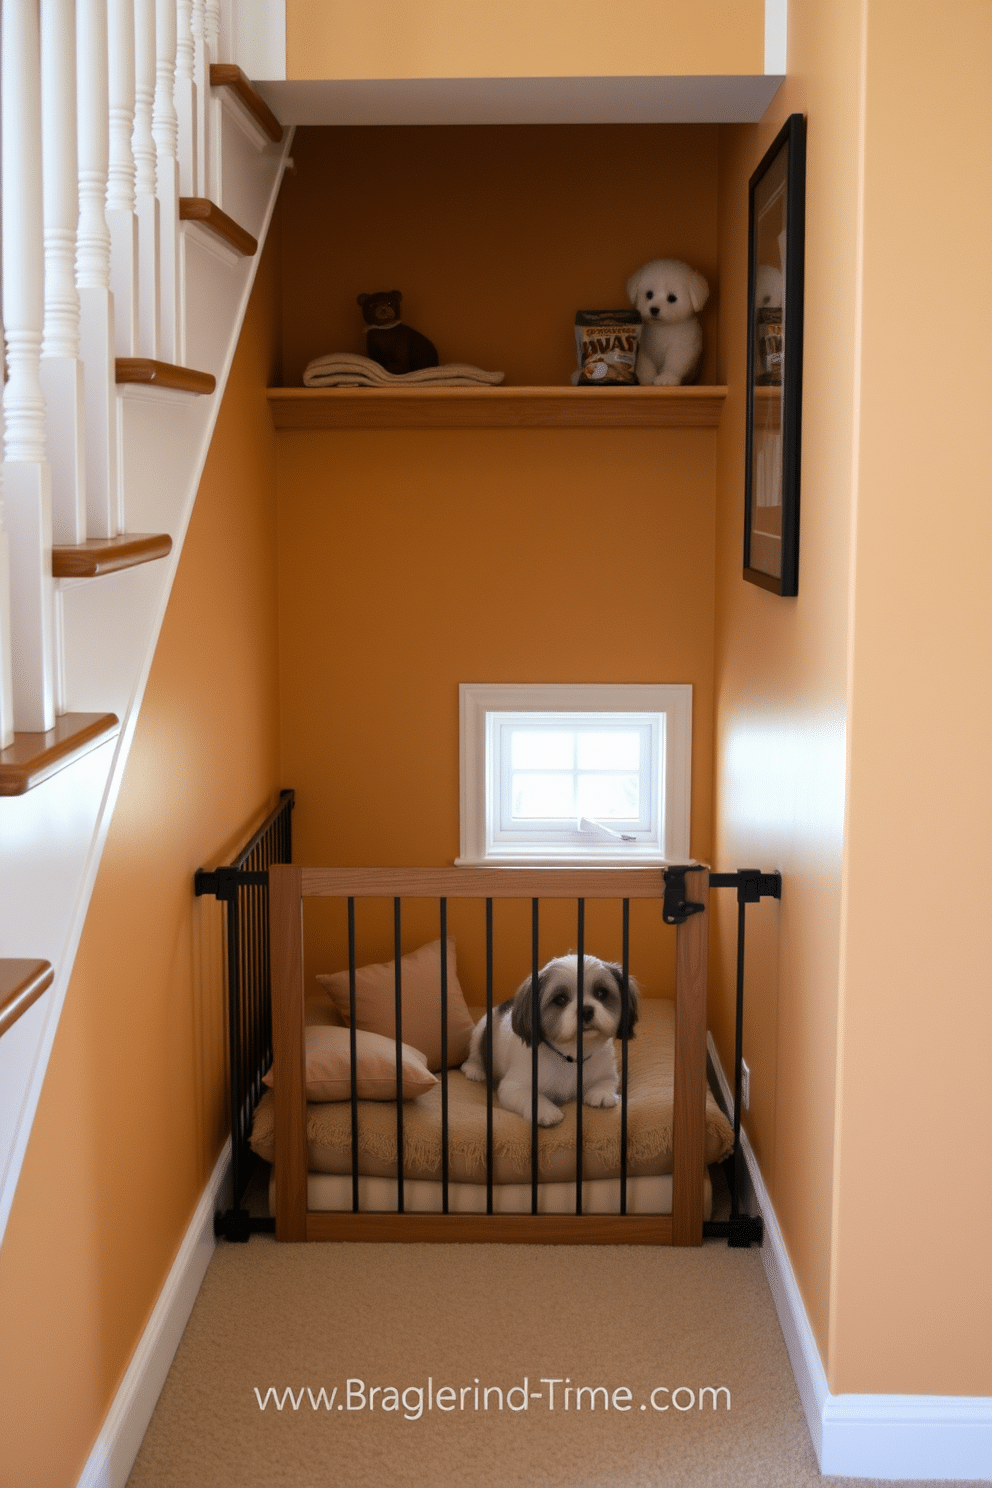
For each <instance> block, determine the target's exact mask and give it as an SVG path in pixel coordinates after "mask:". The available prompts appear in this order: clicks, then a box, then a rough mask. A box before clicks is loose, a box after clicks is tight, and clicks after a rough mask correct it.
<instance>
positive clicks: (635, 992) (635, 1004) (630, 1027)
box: [603, 961, 641, 1039]
mask: <svg viewBox="0 0 992 1488" xmlns="http://www.w3.org/2000/svg"><path fill="white" fill-rule="evenodd" d="M603 965H604V966H605V967H606V969H607V970H608V971H610V972H612V974H613V979H614V981H615V982H616V984H617V991H618V992H619V994H620V1022H619V1023H618V1024H617V1031H616V1033H615V1034H614V1038H618V1039H622V1038H623V1037H624V1036H625V1035H626V1037H627V1038H629V1039H632V1038H633V1037H634V1024H635V1023H636V1022H637V1020H638V1018H639V1017H640V1013H641V989H640V987H638V985H637V983H636V982H635V981H634V978H633V977H632V976H628V977H627V1007H626V1009H624V1006H623V967H622V966H619V965H618V964H617V962H616V961H604V962H603Z"/></svg>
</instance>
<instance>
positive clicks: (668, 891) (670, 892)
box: [661, 863, 712, 925]
mask: <svg viewBox="0 0 992 1488" xmlns="http://www.w3.org/2000/svg"><path fill="white" fill-rule="evenodd" d="M694 871H695V870H694V869H693V866H692V865H691V864H689V863H679V864H676V865H674V866H672V867H668V868H666V869H665V902H664V904H663V905H662V906H661V917H662V919H663V920H664V922H665V924H666V925H684V924H685V922H686V920H687V919H688V918H689V916H690V915H694V914H702V912H703V909H704V907H705V906H704V905H702V904H695V903H693V901H692V900H691V899H687V898H686V887H685V876H686V874H687V873H692V872H694ZM711 881H712V880H711Z"/></svg>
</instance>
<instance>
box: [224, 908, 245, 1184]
mask: <svg viewBox="0 0 992 1488" xmlns="http://www.w3.org/2000/svg"><path fill="white" fill-rule="evenodd" d="M238 971H239V966H238V899H237V895H235V896H234V898H233V899H230V900H228V904H227V1021H228V1037H229V1039H230V1045H229V1048H230V1061H229V1062H230V1085H231V1092H230V1094H231V1185H232V1188H231V1206H232V1208H233V1209H240V1208H241V1199H242V1195H243V1194H244V1189H245V1179H244V1176H243V1174H242V1171H241V1102H242V1091H241V1087H242V1077H241V1058H240V1052H241V1036H240V1035H241V1019H240V1017H239V1013H240V1008H239V989H240V985H241V979H240V977H239V975H238Z"/></svg>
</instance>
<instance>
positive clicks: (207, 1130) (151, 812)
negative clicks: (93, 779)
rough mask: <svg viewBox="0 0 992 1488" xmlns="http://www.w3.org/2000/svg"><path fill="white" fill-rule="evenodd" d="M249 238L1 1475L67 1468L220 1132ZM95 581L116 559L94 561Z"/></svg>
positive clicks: (262, 471)
mask: <svg viewBox="0 0 992 1488" xmlns="http://www.w3.org/2000/svg"><path fill="white" fill-rule="evenodd" d="M277 246H278V245H277V244H273V248H272V249H269V250H267V251H266V254H265V256H264V257H263V260H262V263H261V266H260V269H259V276H258V279H257V281H256V286H255V291H254V294H253V297H252V301H251V304H250V307H249V311H248V316H247V320H246V322H245V326H244V330H243V333H242V336H241V341H240V344H239V347H238V351H237V355H236V357H235V361H234V365H233V368H232V371H231V376H230V381H229V384H228V388H227V392H226V395H225V398H224V402H223V405H222V407H221V411H220V417H219V420H218V424H217V428H216V432H215V435H214V439H213V442H212V444H211V448H210V454H209V457H208V460H207V465H206V468H205V471H204V475H203V479H202V482H201V485H200V490H199V494H198V497H197V502H196V506H195V509H194V512H193V517H192V521H191V523H190V527H189V532H188V535H187V538H186V542H185V546H184V548H183V553H182V556H181V559H180V563H179V568H178V573H177V576H176V582H175V586H174V589H173V592H172V596H171V599H170V602H169V607H168V610H167V613H166V617H165V622H164V625H163V628H162V633H161V638H160V641H159V645H158V649H157V651H156V654H155V660H154V663H153V665H152V670H151V675H150V677H149V681H148V688H147V692H146V696H145V701H144V705H143V708H142V711H141V715H140V717H139V720H138V725H137V729H136V733H135V737H134V743H133V747H132V751H131V755H130V758H129V760H128V764H127V768H126V772H125V777H124V781H123V785H122V788H121V793H120V797H119V800H118V804H117V809H116V811H115V814H114V819H113V822H112V824H111V828H110V833H109V836H108V839H107V844H106V849H105V852H104V856H103V861H102V864H101V867H100V871H99V874H98V877H97V881H96V886H95V890H94V893H93V898H92V901H91V905H90V910H89V914H88V916H87V920H86V925H85V928H84V931H83V936H82V940H81V943H80V947H79V953H78V957H77V961H76V965H75V969H74V972H73V975H72V980H71V982H70V986H69V990H68V993H67V996H66V1002H65V1007H64V1011H63V1014H62V1019H61V1022H60V1024H59V1030H58V1034H57V1037H56V1040H55V1046H54V1049H53V1052H52V1057H51V1063H50V1066H49V1070H48V1075H47V1078H46V1081H45V1085H44V1088H43V1090H42V1095H41V1101H40V1104H39V1106H38V1113H37V1117H36V1119H35V1123H34V1127H33V1130H32V1133H31V1139H30V1142H29V1145H28V1149H27V1154H26V1157H25V1161H24V1168H23V1172H22V1175H21V1180H20V1184H19V1186H18V1189H17V1194H16V1197H15V1200H14V1206H13V1209H12V1212H11V1217H10V1221H9V1224H8V1228H7V1232H6V1236H5V1239H4V1244H3V1248H2V1250H0V1317H2V1318H3V1339H4V1343H3V1349H2V1350H0V1414H2V1420H3V1424H2V1428H0V1481H2V1482H3V1483H5V1484H10V1485H11V1488H13V1485H16V1488H71V1485H74V1484H75V1483H76V1481H77V1479H78V1477H79V1474H80V1472H81V1471H82V1469H83V1466H84V1464H85V1462H86V1459H87V1457H88V1455H89V1452H90V1450H91V1447H92V1445H93V1442H94V1440H95V1438H96V1436H97V1433H98V1432H99V1430H100V1427H101V1425H102V1423H103V1419H104V1416H105V1413H106V1411H107V1409H108V1407H109V1405H110V1403H111V1400H112V1399H113V1396H114V1392H115V1391H116V1389H117V1386H118V1384H119V1383H120V1379H121V1376H122V1375H123V1373H124V1370H125V1369H126V1367H127V1365H128V1363H129V1361H130V1357H131V1354H132V1351H133V1349H134V1347H135V1345H136V1343H137V1342H138V1339H139V1337H140V1335H141V1332H142V1329H143V1328H144V1326H145V1324H146V1322H147V1320H148V1315H149V1313H150V1311H151V1309H152V1307H153V1306H154V1304H155V1302H156V1300H157V1297H158V1294H159V1291H160V1289H161V1286H162V1284H163V1282H164V1280H165V1277H166V1275H167V1273H168V1270H169V1267H170V1266H171V1264H172V1261H173V1258H174V1255H175V1252H176V1250H177V1249H178V1246H179V1244H180V1242H181V1240H182V1238H183V1234H184V1232H185V1230H186V1227H187V1225H188V1224H189V1221H190V1217H191V1215H192V1213H193V1211H194V1209H195V1207H196V1205H197V1202H198V1201H199V1198H200V1195H201V1193H202V1191H203V1189H204V1186H205V1184H206V1182H207V1179H208V1178H209V1176H210V1173H211V1170H212V1168H213V1166H214V1163H215V1161H216V1158H217V1155H218V1153H219V1151H220V1149H221V1147H222V1145H223V1142H224V1138H225V1134H226V1125H227V1113H226V1096H225V1073H224V1070H225V1045H226V1036H225V1021H224V1019H225V1013H224V1000H223V976H224V973H223V960H222V955H223V939H222V936H223V921H222V915H221V910H220V906H219V905H217V904H216V903H215V902H213V901H209V900H205V899H204V900H196V899H194V898H193V886H192V875H193V872H194V870H195V869H196V868H197V867H200V866H203V865H204V864H212V863H214V862H217V861H226V860H227V859H228V857H229V855H230V853H231V851H232V850H234V849H236V848H237V847H238V846H239V845H240V843H241V842H242V841H243V840H244V837H245V834H246V832H247V831H248V830H249V829H250V828H251V826H252V824H253V819H254V818H255V816H256V813H257V811H258V808H259V807H260V806H261V805H262V804H263V803H265V802H269V801H271V800H272V798H273V797H274V795H275V792H276V788H277V786H278V785H279V771H278V738H277V727H276V718H275V707H276V696H277V686H276V639H275V624H276V596H275V559H274V544H275V509H274V437H273V434H272V431H271V425H270V421H269V417H268V410H267V407H266V403H265V393H264V389H265V386H266V383H267V382H268V380H269V379H270V377H271V376H272V372H273V365H274V364H273V354H274V351H275V347H276V335H275V331H276V317H277V312H278V259H277V252H276V251H274V250H275V249H277ZM108 582H112V580H109V581H108Z"/></svg>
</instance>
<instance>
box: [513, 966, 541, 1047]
mask: <svg viewBox="0 0 992 1488" xmlns="http://www.w3.org/2000/svg"><path fill="white" fill-rule="evenodd" d="M544 983H545V976H544V973H543V972H542V973H541V975H540V976H539V977H538V979H537V1037H538V1041H540V1039H541V999H542V997H543V995H544ZM533 990H534V979H533V977H528V978H527V980H526V981H525V982H521V983H520V986H519V987H518V988H517V993H516V996H515V997H514V999H513V1010H512V1012H511V1013H510V1027H511V1029H512V1030H513V1032H514V1033H515V1034H516V1035H517V1038H518V1039H521V1040H522V1041H523V1042H524V1043H525V1044H526V1045H527V1047H528V1049H529V1048H530V1046H531V1039H532V1037H533V1033H534V999H533V995H532V994H533Z"/></svg>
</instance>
